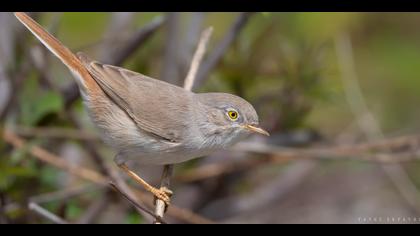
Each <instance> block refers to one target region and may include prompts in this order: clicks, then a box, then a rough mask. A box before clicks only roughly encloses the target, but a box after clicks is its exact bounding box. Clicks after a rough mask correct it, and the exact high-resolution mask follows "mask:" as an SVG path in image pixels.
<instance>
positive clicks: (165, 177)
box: [155, 28, 213, 223]
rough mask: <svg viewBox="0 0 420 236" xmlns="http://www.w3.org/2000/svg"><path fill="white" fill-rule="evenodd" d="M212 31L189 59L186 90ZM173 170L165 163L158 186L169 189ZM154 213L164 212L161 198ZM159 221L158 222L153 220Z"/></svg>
mask: <svg viewBox="0 0 420 236" xmlns="http://www.w3.org/2000/svg"><path fill="white" fill-rule="evenodd" d="M212 32H213V30H212V28H208V29H206V30H205V31H204V32H203V33H202V34H201V38H200V41H199V42H198V46H197V49H196V51H195V53H194V56H193V60H192V61H191V66H190V70H189V72H188V75H187V77H186V79H185V83H184V88H185V89H186V90H191V88H192V85H193V84H194V79H195V78H196V73H197V69H198V67H199V66H200V62H201V59H202V58H203V56H204V53H205V48H206V44H207V42H208V40H209V38H210V36H211V33H212ZM172 172H173V165H165V166H164V167H163V172H162V177H161V180H160V187H161V188H167V189H169V186H170V182H171V176H172ZM155 213H156V215H158V216H160V217H163V215H164V213H165V203H164V202H163V201H161V200H159V199H158V200H157V201H156V208H155ZM155 223H159V222H155Z"/></svg>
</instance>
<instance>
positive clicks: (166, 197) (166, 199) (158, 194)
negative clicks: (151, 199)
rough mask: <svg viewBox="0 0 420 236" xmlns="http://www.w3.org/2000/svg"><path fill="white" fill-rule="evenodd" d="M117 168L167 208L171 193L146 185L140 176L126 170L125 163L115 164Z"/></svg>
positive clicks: (164, 189) (165, 189)
mask: <svg viewBox="0 0 420 236" xmlns="http://www.w3.org/2000/svg"><path fill="white" fill-rule="evenodd" d="M117 165H118V167H120V168H121V169H122V170H123V171H124V172H126V173H127V174H128V175H129V176H130V177H131V178H133V179H134V180H135V181H136V182H137V183H139V184H140V185H142V186H143V187H144V188H145V189H146V190H147V191H149V192H151V193H153V195H154V196H155V197H156V198H158V199H160V200H162V201H163V202H165V205H166V207H167V206H169V204H170V200H171V196H172V191H171V190H169V189H167V188H165V187H164V188H160V189H157V188H155V187H153V186H151V185H150V184H148V183H147V182H146V181H144V180H143V179H142V178H141V177H140V176H138V175H137V174H136V173H134V172H133V171H132V170H130V169H129V168H128V166H127V165H126V164H125V163H118V162H117Z"/></svg>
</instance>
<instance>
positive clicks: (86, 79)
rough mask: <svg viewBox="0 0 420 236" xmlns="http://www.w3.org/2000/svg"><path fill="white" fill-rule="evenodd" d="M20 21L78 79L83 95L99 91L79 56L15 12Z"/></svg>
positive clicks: (25, 15) (24, 15)
mask: <svg viewBox="0 0 420 236" xmlns="http://www.w3.org/2000/svg"><path fill="white" fill-rule="evenodd" d="M14 14H15V16H16V17H17V18H18V20H19V21H20V22H21V23H22V24H23V25H24V26H25V27H26V28H28V29H29V31H31V32H32V34H34V35H35V36H36V37H37V38H38V40H39V41H41V42H42V44H44V45H45V46H46V47H47V48H48V49H49V50H50V51H51V52H52V53H53V54H54V55H55V56H56V57H58V58H59V59H60V60H61V61H62V62H63V63H64V64H65V65H66V66H67V67H68V68H69V69H70V71H71V72H72V73H73V75H74V76H75V77H76V81H77V83H78V85H79V88H80V89H81V92H82V93H83V95H85V96H86V95H88V97H89V95H91V94H92V93H94V92H95V91H98V89H99V86H98V84H97V83H96V82H95V80H94V79H93V78H92V76H91V75H90V74H89V72H88V71H87V69H86V68H85V67H84V65H83V64H82V63H81V62H80V60H79V59H78V58H77V56H76V55H75V54H74V53H73V52H71V51H70V50H69V49H68V48H67V47H66V46H64V45H63V44H62V43H61V42H60V41H58V39H56V38H55V37H54V36H52V35H51V34H50V33H48V32H47V31H46V30H45V29H43V28H42V26H40V25H39V24H38V23H37V22H35V21H34V20H33V19H32V18H31V17H30V16H28V15H27V14H25V13H23V12H15V13H14Z"/></svg>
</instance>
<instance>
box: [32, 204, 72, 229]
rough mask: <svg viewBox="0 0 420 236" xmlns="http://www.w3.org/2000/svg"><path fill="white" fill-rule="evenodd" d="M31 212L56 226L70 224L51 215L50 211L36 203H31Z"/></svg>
mask: <svg viewBox="0 0 420 236" xmlns="http://www.w3.org/2000/svg"><path fill="white" fill-rule="evenodd" d="M28 207H29V210H31V211H33V212H35V213H37V214H38V215H39V216H41V217H43V218H45V219H47V220H49V221H51V222H53V223H55V224H68V222H67V221H65V220H64V219H62V218H61V217H59V216H57V215H55V214H53V213H51V212H50V211H48V210H47V209H45V208H43V207H41V206H40V205H38V204H37V203H35V202H30V203H29V205H28Z"/></svg>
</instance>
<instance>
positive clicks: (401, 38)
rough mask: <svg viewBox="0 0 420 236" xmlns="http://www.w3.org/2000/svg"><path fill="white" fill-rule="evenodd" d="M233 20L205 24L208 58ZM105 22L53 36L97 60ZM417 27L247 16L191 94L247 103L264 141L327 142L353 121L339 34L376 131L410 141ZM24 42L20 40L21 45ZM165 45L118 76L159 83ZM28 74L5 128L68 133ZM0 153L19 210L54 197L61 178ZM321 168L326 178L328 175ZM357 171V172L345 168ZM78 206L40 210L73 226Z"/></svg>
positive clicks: (21, 153)
mask: <svg viewBox="0 0 420 236" xmlns="http://www.w3.org/2000/svg"><path fill="white" fill-rule="evenodd" d="M159 15H161V13H139V14H136V15H135V17H134V21H133V23H132V24H131V25H130V27H129V30H128V32H133V31H134V30H137V29H138V28H140V27H142V26H144V25H145V24H147V23H148V22H149V21H150V20H152V19H153V18H154V17H156V16H159ZM54 16H55V14H52V13H46V14H41V17H40V19H39V21H40V22H41V23H42V24H43V25H46V26H48V25H49V24H51V21H52V20H53V18H54ZM182 17H183V18H182V22H183V24H182V27H181V32H182V33H180V37H182V39H184V37H185V35H186V33H187V32H186V31H187V29H186V27H187V26H188V25H189V22H190V20H191V13H183V15H182ZM235 17H236V14H233V13H209V14H206V15H205V18H204V20H203V28H204V27H207V26H210V25H211V26H213V27H214V34H213V36H212V38H211V42H210V46H209V48H208V51H209V52H211V51H212V50H213V49H214V47H215V46H216V45H217V43H218V42H220V40H222V39H223V37H224V35H225V34H226V32H227V31H228V30H229V27H230V24H231V22H233V21H234V20H235ZM110 19H111V14H110V13H63V14H62V17H61V19H60V21H59V28H58V31H57V33H56V34H57V37H58V38H60V40H62V41H63V42H64V44H65V45H67V46H68V47H69V48H71V49H74V50H79V49H82V50H83V51H85V52H87V53H88V54H89V55H90V56H91V57H92V58H98V59H99V57H100V55H101V54H100V53H101V50H104V48H101V45H102V43H103V42H104V41H106V39H104V35H105V32H106V30H107V27H108V24H109V21H110ZM419 24H420V14H418V13H406V14H400V13H381V14H379V13H268V12H264V13H256V14H255V15H253V16H252V18H251V19H250V21H249V23H248V25H247V26H246V27H245V29H244V30H243V31H242V33H241V35H240V36H239V39H238V40H236V41H235V43H234V44H233V45H232V47H231V48H230V49H229V50H227V51H226V53H225V55H224V57H223V59H222V61H221V62H220V63H219V64H218V66H217V68H216V69H215V70H214V71H212V72H211V74H210V76H209V78H208V79H207V80H206V83H205V84H204V85H203V86H202V87H201V88H199V90H198V91H199V92H207V91H218V92H229V93H234V94H237V95H239V96H242V97H244V98H246V99H247V100H249V101H250V102H251V103H252V104H254V105H255V106H256V107H257V110H258V113H259V114H260V120H261V122H262V125H263V126H264V127H266V128H267V129H269V130H270V132H273V133H276V132H277V133H282V132H288V131H291V130H296V129H314V130H316V131H318V132H320V133H323V134H325V135H326V136H328V137H334V135H337V134H340V133H341V132H343V130H344V129H345V128H346V127H348V126H349V125H350V124H352V122H353V121H354V118H353V117H352V114H351V112H350V110H349V108H348V105H347V102H346V100H345V97H344V95H343V88H342V84H341V80H340V78H339V76H340V74H339V72H338V65H337V57H336V51H335V48H334V39H335V37H336V36H337V35H338V34H340V33H348V34H349V35H350V37H351V39H352V43H353V50H354V58H355V63H356V65H355V66H356V70H357V71H356V72H357V76H358V79H359V82H360V84H361V86H362V91H363V94H364V96H365V98H366V101H367V103H368V106H369V108H370V109H371V110H372V112H373V114H374V116H375V117H376V118H377V119H378V121H379V123H380V126H381V128H382V129H383V130H384V132H385V133H387V134H401V133H407V132H408V131H409V132H410V133H414V132H415V131H417V130H419V129H420V123H419V122H418V120H420V109H417V108H418V101H419V100H420V79H419V76H420V29H419V28H418V25H419ZM0 25H1V22H0ZM27 34H28V33H27V32H25V34H24V35H25V37H26V36H27ZM129 36H130V34H128V35H125V34H122V35H118V37H117V38H118V39H119V40H120V41H122V42H124V41H125V40H127V37H129ZM165 37H166V33H165V32H164V31H163V30H160V31H158V32H157V33H156V34H155V35H154V36H153V37H152V39H151V40H149V41H147V42H146V43H145V45H144V46H142V48H141V49H140V50H138V51H136V53H135V54H134V55H133V56H132V57H131V58H129V59H128V60H127V61H126V62H125V63H124V67H126V68H128V69H131V70H134V71H139V72H141V73H143V74H147V75H150V76H152V77H155V78H159V77H160V75H161V71H162V66H163V65H162V64H163V63H162V61H163V57H164V48H165V42H166V41H165ZM34 41H35V40H33V41H31V42H34ZM117 41H118V40H117ZM180 41H181V42H182V41H183V40H180ZM27 42H28V43H29V41H27ZM21 47H22V46H18V47H17V48H16V54H17V55H18V56H17V57H16V58H18V59H17V60H16V63H15V64H13V65H10V68H12V70H17V69H18V68H19V66H20V65H21V64H22V63H23V62H22V61H21V60H24V55H21V54H22V52H21V51H22V50H23V49H22V48H21ZM105 50H106V49H105ZM174 63H178V62H174ZM51 65H52V67H51V75H52V78H54V83H57V84H58V85H59V87H65V86H66V85H68V84H69V81H72V79H71V75H70V73H68V72H67V70H66V69H65V68H64V66H62V65H61V63H60V62H58V60H56V59H51ZM32 70H33V71H31V72H30V73H29V75H28V76H27V79H26V80H25V82H24V83H23V84H22V88H21V90H20V92H19V94H18V102H17V104H18V108H17V112H16V113H14V114H13V119H11V120H8V122H10V123H13V124H19V125H25V126H48V125H52V126H69V125H70V124H68V122H66V121H63V119H62V113H63V111H64V109H66V108H65V107H64V100H63V97H62V96H61V94H60V93H58V92H56V91H53V90H51V89H50V88H48V86H45V84H44V83H42V82H41V79H40V75H39V73H37V72H36V70H35V69H33V68H32ZM63 71H65V73H63ZM72 109H73V110H74V111H76V112H77V114H80V117H83V118H80V120H82V121H83V122H85V123H86V125H85V126H87V127H92V124H90V122H89V120H88V119H87V118H86V117H87V116H86V112H85V111H84V110H83V107H82V103H81V100H80V99H79V100H78V101H77V102H76V104H75V105H73V108H72ZM34 143H37V144H41V145H45V146H48V147H50V148H49V149H51V150H53V151H59V150H60V145H57V143H58V142H55V141H43V142H41V141H40V140H37V139H35V141H34ZM0 148H1V150H2V154H1V155H2V157H3V158H1V159H0V193H1V192H5V193H7V195H8V197H9V198H12V199H14V200H15V201H18V202H25V201H26V200H27V197H28V196H32V195H35V194H39V193H43V192H49V191H53V190H55V189H57V187H58V186H60V185H61V184H62V183H61V182H60V180H61V178H60V171H58V170H56V169H54V168H51V167H48V166H44V165H43V164H40V163H39V162H37V161H35V160H34V159H32V158H26V157H27V156H28V153H27V150H26V149H22V150H18V151H13V150H12V149H10V147H6V146H5V145H4V144H3V143H0ZM196 162H197V160H195V161H192V162H189V163H186V164H185V165H182V166H181V168H179V169H178V170H179V171H188V170H189V169H191V167H193V166H194V165H195V164H196ZM324 167H325V168H323V170H325V171H328V168H330V166H324ZM359 167H360V165H359V164H357V165H355V166H354V168H359ZM352 168H353V167H352ZM407 168H408V169H409V170H410V173H413V174H412V175H411V177H412V178H413V180H414V182H415V183H416V184H417V185H420V176H419V174H418V173H420V172H418V170H419V168H420V167H419V166H418V165H412V166H408V167H407ZM277 170H278V169H276V171H277ZM272 171H273V170H270V173H272ZM250 188H252V185H250V184H249V183H243V185H239V186H237V190H238V191H239V192H242V191H246V190H249V189H250ZM87 202H88V201H85V202H84V201H83V200H80V199H71V200H69V201H68V202H67V204H65V206H64V205H63V204H59V203H57V202H52V203H48V204H47V205H46V208H47V209H49V210H51V211H54V212H57V211H58V212H61V216H63V217H65V218H66V219H69V220H76V219H78V218H79V217H80V216H81V215H82V214H83V213H84V211H85V209H86V206H87V205H88V203H87ZM20 213H21V212H20ZM20 213H19V212H17V213H16V212H13V214H12V213H11V214H10V215H9V217H10V218H13V219H16V221H19V220H20V221H22V222H25V217H26V216H24V214H20ZM19 217H22V218H19ZM122 221H123V222H124V223H139V222H142V219H141V218H140V217H139V215H138V214H137V212H135V211H130V212H129V213H128V214H127V216H126V218H125V219H123V220H122Z"/></svg>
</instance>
